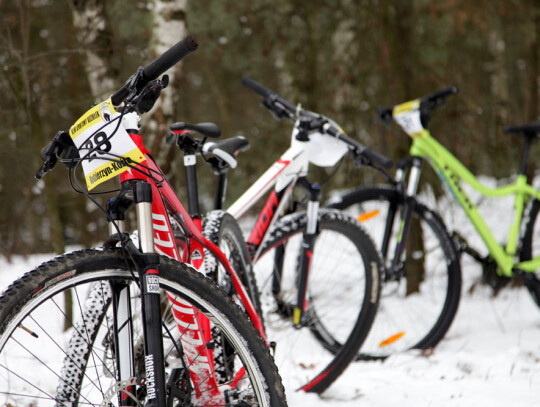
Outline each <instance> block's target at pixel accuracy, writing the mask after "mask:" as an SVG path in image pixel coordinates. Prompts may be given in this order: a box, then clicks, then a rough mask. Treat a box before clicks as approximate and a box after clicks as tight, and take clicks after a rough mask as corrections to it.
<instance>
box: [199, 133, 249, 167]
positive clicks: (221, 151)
mask: <svg viewBox="0 0 540 407" xmlns="http://www.w3.org/2000/svg"><path fill="white" fill-rule="evenodd" d="M249 147H250V144H249V141H248V140H247V139H246V138H245V137H242V136H237V137H231V138H229V139H226V140H220V141H215V142H207V143H205V144H204V146H203V152H204V153H209V154H214V155H216V156H217V157H219V158H221V159H222V160H223V161H225V162H226V163H227V164H228V165H229V166H230V167H231V168H235V167H236V164H237V162H236V156H237V155H238V154H239V153H241V152H243V151H246V150H248V149H249Z"/></svg>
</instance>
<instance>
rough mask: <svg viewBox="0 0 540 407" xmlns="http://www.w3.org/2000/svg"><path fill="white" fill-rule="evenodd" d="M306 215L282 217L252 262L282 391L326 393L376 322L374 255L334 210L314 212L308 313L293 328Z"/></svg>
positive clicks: (370, 246) (369, 244)
mask: <svg viewBox="0 0 540 407" xmlns="http://www.w3.org/2000/svg"><path fill="white" fill-rule="evenodd" d="M305 229H306V214H305V213H303V212H301V213H294V214H292V215H288V216H285V217H283V218H282V219H280V220H279V221H278V222H277V223H276V225H275V227H274V228H273V229H272V231H271V232H270V236H269V238H268V239H267V241H266V242H265V243H264V247H263V249H262V251H261V253H262V254H261V257H260V259H259V260H258V261H257V263H255V264H254V267H255V271H256V273H257V274H258V277H259V281H261V282H263V284H261V286H262V289H261V293H262V298H263V308H265V310H266V311H267V313H266V325H267V332H268V336H269V338H271V339H275V340H276V342H277V347H276V353H275V359H276V363H277V365H278V367H279V369H280V372H282V375H283V380H284V382H285V386H286V387H287V388H293V389H297V388H302V389H303V390H304V391H308V392H316V393H321V392H323V391H324V390H325V389H326V388H328V386H330V385H331V384H332V383H333V382H334V381H335V380H336V379H337V378H338V377H339V375H340V374H341V373H342V372H343V371H344V370H345V368H346V367H347V366H348V365H349V363H350V361H351V360H353V359H354V358H355V356H356V354H357V353H358V350H359V348H360V346H361V345H362V343H363V341H364V339H365V338H366V336H367V334H368V332H369V329H370V326H371V324H372V322H373V319H374V317H375V313H376V310H377V304H378V301H379V294H380V278H379V273H380V267H379V257H378V255H377V251H376V249H375V246H374V245H373V243H372V241H371V239H370V238H369V237H368V235H367V234H366V233H365V232H364V231H363V230H362V228H361V227H360V226H359V225H358V223H357V222H356V221H355V220H354V219H351V218H349V217H348V216H346V215H344V214H343V213H341V212H339V211H335V210H328V209H322V210H320V211H319V218H318V233H317V238H316V242H315V246H314V249H313V254H312V256H311V260H310V271H309V280H308V289H307V301H308V308H307V312H306V321H305V323H303V325H302V327H300V328H298V327H294V326H293V319H292V308H293V306H294V304H295V303H296V296H297V291H298V290H297V270H298V260H299V259H298V256H299V253H300V245H301V243H302V234H303V232H304V231H305Z"/></svg>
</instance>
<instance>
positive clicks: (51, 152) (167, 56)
mask: <svg viewBox="0 0 540 407" xmlns="http://www.w3.org/2000/svg"><path fill="white" fill-rule="evenodd" d="M198 47H199V44H198V42H197V40H196V39H195V37H193V36H191V35H188V36H187V37H185V38H184V39H182V40H180V41H178V42H177V43H176V44H175V45H173V46H172V47H171V48H169V49H168V50H167V51H165V52H164V53H163V54H161V55H160V56H159V57H157V58H156V59H154V60H153V61H152V62H150V63H149V64H148V65H146V66H145V67H144V68H139V70H138V71H137V73H135V74H134V75H132V76H131V78H130V79H128V81H127V82H126V84H125V85H124V86H122V87H121V88H120V89H119V90H118V91H117V92H116V93H114V94H113V95H112V96H111V101H112V103H113V105H115V106H118V105H120V104H121V103H122V102H123V101H124V100H125V99H126V98H127V97H128V96H129V95H130V93H131V92H132V90H134V88H136V90H137V91H141V89H143V88H144V86H145V85H146V84H148V83H149V82H150V81H152V80H154V79H156V78H157V77H158V76H159V75H161V74H162V73H164V72H165V71H166V70H167V69H169V68H171V67H172V66H173V65H175V64H177V63H178V62H180V60H181V59H182V58H184V57H186V56H188V55H189V54H190V53H192V52H193V51H195V50H196V49H197V48H198ZM66 136H67V139H68V140H66ZM72 144H73V143H72V141H71V138H70V137H69V135H67V133H65V132H58V133H57V134H56V136H55V137H54V138H53V140H51V141H50V142H49V143H47V145H46V146H45V147H43V148H42V149H41V151H40V156H41V158H42V159H43V161H45V163H44V164H43V166H42V167H41V168H40V169H39V170H38V172H37V173H36V178H37V179H40V178H42V177H43V176H44V175H45V174H46V173H47V172H49V171H51V170H52V169H53V168H54V166H55V165H56V162H57V161H58V158H59V157H60V156H61V155H62V154H63V153H64V152H65V151H66V150H70V148H71V147H72ZM70 155H71V156H73V153H72V152H70ZM73 158H74V157H73Z"/></svg>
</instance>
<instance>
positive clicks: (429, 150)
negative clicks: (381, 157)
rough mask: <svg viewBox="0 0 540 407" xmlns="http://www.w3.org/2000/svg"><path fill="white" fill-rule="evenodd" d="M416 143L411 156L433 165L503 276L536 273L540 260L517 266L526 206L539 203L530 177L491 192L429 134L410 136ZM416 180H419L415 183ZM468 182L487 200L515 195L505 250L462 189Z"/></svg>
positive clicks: (412, 147) (538, 196) (520, 178)
mask: <svg viewBox="0 0 540 407" xmlns="http://www.w3.org/2000/svg"><path fill="white" fill-rule="evenodd" d="M410 135H411V137H412V139H413V143H412V145H411V148H410V154H411V156H413V157H419V158H422V159H424V158H427V159H428V162H429V163H430V165H431V166H432V167H433V169H434V170H435V172H436V173H437V174H438V175H439V177H440V178H441V180H442V181H443V182H444V184H445V185H447V186H448V188H449V189H450V191H451V192H452V194H453V196H454V197H455V199H456V200H457V201H458V203H459V205H460V206H461V208H462V209H463V210H464V211H465V213H466V214H467V217H468V218H469V219H470V221H471V222H472V224H473V225H474V227H475V229H476V230H477V232H478V234H479V235H480V237H481V238H482V240H483V241H484V243H485V245H486V247H487V248H488V250H489V253H490V255H491V256H492V257H493V259H494V260H495V261H496V262H497V264H498V265H499V267H500V270H501V272H502V274H504V275H505V276H512V275H513V269H520V270H524V271H527V272H535V271H536V270H537V269H539V268H540V256H537V257H535V258H533V259H532V260H528V261H523V262H515V261H514V257H515V255H516V250H517V245H518V238H519V234H520V228H521V223H522V219H523V212H524V207H525V203H526V201H527V200H528V199H530V198H531V197H533V198H536V199H540V191H537V190H536V189H535V188H533V187H532V186H531V185H530V184H528V183H527V177H526V176H525V175H523V174H519V175H518V176H517V179H516V181H515V182H513V183H511V184H509V185H505V186H502V187H496V188H489V187H486V186H484V185H482V184H481V183H480V182H479V181H478V179H477V178H476V177H475V176H474V175H473V174H472V173H471V172H470V171H469V170H468V169H467V168H466V167H465V166H464V165H463V164H462V163H461V162H460V161H459V160H458V159H457V158H456V157H455V156H454V155H452V154H451V153H450V152H449V151H448V150H447V149H446V148H445V147H443V146H442V145H441V144H440V143H439V142H437V140H435V139H434V138H433V137H432V136H431V134H430V133H429V131H428V130H426V129H422V130H421V131H419V132H415V133H412V134H410ZM419 175H420V174H419V173H418V174H412V173H411V177H410V178H409V185H410V184H411V182H412V183H414V182H416V183H417V182H418V179H417V177H419ZM415 178H416V179H415ZM462 182H465V183H467V184H468V185H469V186H471V187H472V188H473V189H475V190H476V191H478V192H479V193H480V194H482V195H483V196H486V197H494V198H498V197H504V196H508V195H515V199H514V215H513V221H512V224H511V226H510V230H509V233H508V240H507V243H506V246H505V247H504V248H503V246H502V245H501V244H499V243H498V242H497V241H496V240H495V238H494V236H493V234H492V232H491V230H490V229H489V227H488V226H487V224H486V222H485V221H484V219H483V217H482V216H481V215H480V213H479V212H478V210H477V208H476V205H475V204H474V203H473V202H472V200H471V199H470V198H469V196H468V195H467V193H466V192H465V191H464V190H463V188H462V187H461V183H462Z"/></svg>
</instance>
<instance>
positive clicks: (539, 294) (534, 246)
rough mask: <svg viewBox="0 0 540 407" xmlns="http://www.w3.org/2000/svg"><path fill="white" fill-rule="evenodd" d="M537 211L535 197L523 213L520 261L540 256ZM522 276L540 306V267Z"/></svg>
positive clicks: (538, 206)
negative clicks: (524, 221) (524, 222)
mask: <svg viewBox="0 0 540 407" xmlns="http://www.w3.org/2000/svg"><path fill="white" fill-rule="evenodd" d="M538 212H540V201H539V200H538V199H535V200H533V201H532V202H531V205H530V206H529V208H528V210H527V212H526V214H525V219H527V221H526V222H527V224H526V226H525V234H524V235H523V238H522V240H521V245H522V249H521V255H520V260H521V261H525V260H531V259H533V258H534V257H536V256H540V219H539V218H538ZM523 278H524V281H525V285H526V286H527V288H528V289H529V292H530V294H531V296H532V298H533V300H534V301H535V302H536V305H538V306H539V307H540V269H539V270H536V273H526V274H525V275H524V276H523Z"/></svg>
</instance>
